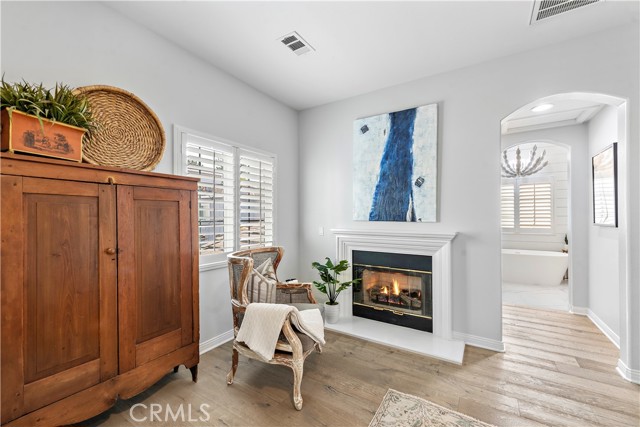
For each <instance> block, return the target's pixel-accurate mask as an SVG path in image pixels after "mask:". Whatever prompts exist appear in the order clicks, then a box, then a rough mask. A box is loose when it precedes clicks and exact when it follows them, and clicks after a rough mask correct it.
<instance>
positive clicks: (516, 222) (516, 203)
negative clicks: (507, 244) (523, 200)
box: [500, 176, 556, 235]
mask: <svg viewBox="0 0 640 427" xmlns="http://www.w3.org/2000/svg"><path fill="white" fill-rule="evenodd" d="M508 184H513V228H510V227H502V216H501V218H500V228H501V230H502V232H503V233H507V234H525V235H527V234H531V235H553V234H555V228H556V211H555V209H556V206H555V192H556V188H555V180H554V178H553V177H551V176H527V177H519V178H502V180H501V181H500V212H501V215H502V186H504V185H508ZM530 184H549V186H550V202H551V206H550V212H551V225H550V227H549V228H522V227H520V222H521V218H520V186H521V185H530Z"/></svg>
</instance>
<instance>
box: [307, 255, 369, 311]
mask: <svg viewBox="0 0 640 427" xmlns="http://www.w3.org/2000/svg"><path fill="white" fill-rule="evenodd" d="M311 266H312V267H313V268H315V269H316V270H318V273H319V274H320V281H314V282H313V284H314V285H315V287H316V288H317V289H318V290H319V291H320V292H322V293H323V294H326V295H327V298H328V301H327V302H326V303H325V314H326V319H327V323H336V322H337V321H338V318H339V316H340V306H339V305H338V304H339V303H338V301H337V298H338V295H339V294H340V292H342V291H344V290H345V289H347V288H349V286H351V285H353V284H355V283H358V282H359V281H360V279H355V280H349V281H348V282H341V281H340V273H342V272H344V271H346V270H347V269H348V268H349V267H350V266H349V262H348V261H347V260H346V259H343V260H341V261H339V262H337V263H335V264H334V263H333V261H331V259H330V258H329V257H327V258H326V262H325V263H324V264H320V263H319V262H314V263H312V264H311Z"/></svg>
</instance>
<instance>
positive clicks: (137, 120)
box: [76, 86, 166, 171]
mask: <svg viewBox="0 0 640 427" xmlns="http://www.w3.org/2000/svg"><path fill="white" fill-rule="evenodd" d="M76 91H77V92H78V93H81V94H83V95H85V96H86V97H87V99H88V101H89V106H90V107H91V112H92V114H93V119H94V121H95V122H96V125H97V129H96V130H95V131H93V132H91V134H89V135H87V136H85V139H84V145H83V147H82V158H83V160H84V161H86V162H88V163H91V164H94V165H101V166H116V167H122V168H129V169H136V170H141V171H149V170H152V169H153V168H154V167H155V166H156V165H157V164H158V162H160V159H161V158H162V154H163V153H164V147H165V143H166V140H165V134H164V129H163V127H162V123H160V120H158V117H157V116H156V115H155V113H154V112H153V111H152V110H151V109H150V108H149V107H148V106H147V105H146V104H145V103H144V102H142V100H140V98H138V97H137V96H135V95H134V94H132V93H129V92H127V91H125V90H122V89H119V88H117V87H112V86H84V87H79V88H77V89H76Z"/></svg>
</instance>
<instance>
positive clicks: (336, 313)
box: [324, 303, 340, 323]
mask: <svg viewBox="0 0 640 427" xmlns="http://www.w3.org/2000/svg"><path fill="white" fill-rule="evenodd" d="M324 315H325V319H326V320H327V323H336V322H337V321H338V319H339V318H340V304H336V305H329V304H326V303H325V305H324Z"/></svg>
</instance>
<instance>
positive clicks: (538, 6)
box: [530, 0, 604, 25]
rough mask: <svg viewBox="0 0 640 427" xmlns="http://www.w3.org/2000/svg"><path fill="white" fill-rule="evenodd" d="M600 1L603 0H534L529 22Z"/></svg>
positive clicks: (538, 20)
mask: <svg viewBox="0 0 640 427" xmlns="http://www.w3.org/2000/svg"><path fill="white" fill-rule="evenodd" d="M602 1H604V0H536V1H535V2H534V4H533V13H532V14H531V22H530V24H531V25H533V24H535V23H536V22H540V21H542V20H544V19H547V18H551V17H552V16H556V15H560V14H561V13H565V12H569V11H571V10H574V9H577V8H580V7H583V6H588V5H590V4H593V3H599V2H602Z"/></svg>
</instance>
